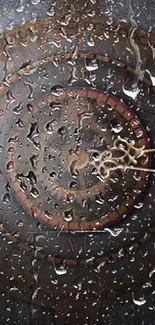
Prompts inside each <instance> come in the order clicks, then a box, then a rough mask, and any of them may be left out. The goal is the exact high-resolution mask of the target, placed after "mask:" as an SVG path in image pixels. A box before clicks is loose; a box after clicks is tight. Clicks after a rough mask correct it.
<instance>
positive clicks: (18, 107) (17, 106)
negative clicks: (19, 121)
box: [13, 103, 23, 115]
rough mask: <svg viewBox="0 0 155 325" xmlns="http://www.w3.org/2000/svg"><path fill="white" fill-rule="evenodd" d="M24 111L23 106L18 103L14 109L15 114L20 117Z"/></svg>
mask: <svg viewBox="0 0 155 325" xmlns="http://www.w3.org/2000/svg"><path fill="white" fill-rule="evenodd" d="M22 110H23V104H22V103H18V104H17V105H16V106H15V107H14V108H13V112H14V114H16V115H18V114H20V113H21V112H22Z"/></svg>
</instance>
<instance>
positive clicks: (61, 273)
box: [54, 264, 67, 275]
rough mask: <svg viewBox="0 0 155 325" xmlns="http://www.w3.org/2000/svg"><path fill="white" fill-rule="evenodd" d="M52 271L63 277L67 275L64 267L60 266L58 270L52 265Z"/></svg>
mask: <svg viewBox="0 0 155 325" xmlns="http://www.w3.org/2000/svg"><path fill="white" fill-rule="evenodd" d="M54 270H55V273H56V274H57V275H63V274H66V273H67V270H66V269H65V267H64V265H61V266H59V268H58V266H56V265H55V264H54Z"/></svg>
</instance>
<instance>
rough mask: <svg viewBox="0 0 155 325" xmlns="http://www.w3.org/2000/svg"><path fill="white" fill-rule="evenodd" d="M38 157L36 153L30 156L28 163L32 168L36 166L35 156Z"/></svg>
mask: <svg viewBox="0 0 155 325" xmlns="http://www.w3.org/2000/svg"><path fill="white" fill-rule="evenodd" d="M38 157H39V156H38V155H33V156H31V157H30V163H31V165H32V167H33V168H34V169H36V167H37V163H38V160H37V158H38Z"/></svg>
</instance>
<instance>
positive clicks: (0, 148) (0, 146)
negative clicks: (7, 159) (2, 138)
mask: <svg viewBox="0 0 155 325" xmlns="http://www.w3.org/2000/svg"><path fill="white" fill-rule="evenodd" d="M3 150H4V147H3V146H2V145H1V144H0V152H3Z"/></svg>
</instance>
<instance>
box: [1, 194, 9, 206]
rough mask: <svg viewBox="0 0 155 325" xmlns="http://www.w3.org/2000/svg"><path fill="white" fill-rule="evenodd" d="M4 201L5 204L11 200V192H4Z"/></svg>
mask: <svg viewBox="0 0 155 325" xmlns="http://www.w3.org/2000/svg"><path fill="white" fill-rule="evenodd" d="M2 201H3V202H4V203H5V204H9V203H10V202H11V198H10V194H9V193H4V194H3V196H2Z"/></svg>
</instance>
